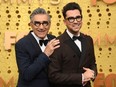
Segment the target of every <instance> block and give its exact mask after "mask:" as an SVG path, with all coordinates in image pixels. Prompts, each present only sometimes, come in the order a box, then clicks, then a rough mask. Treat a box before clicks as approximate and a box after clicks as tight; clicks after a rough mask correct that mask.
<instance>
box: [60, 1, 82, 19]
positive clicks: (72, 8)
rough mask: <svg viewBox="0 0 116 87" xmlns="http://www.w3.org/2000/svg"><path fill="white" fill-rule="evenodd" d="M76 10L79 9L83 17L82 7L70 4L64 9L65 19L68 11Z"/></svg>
mask: <svg viewBox="0 0 116 87" xmlns="http://www.w3.org/2000/svg"><path fill="white" fill-rule="evenodd" d="M75 9H78V10H79V11H80V14H81V16H82V10H81V7H80V6H79V4H78V3H75V2H70V3H68V4H66V5H65V6H64V7H63V10H62V14H63V17H64V18H66V12H67V11H68V10H75Z"/></svg>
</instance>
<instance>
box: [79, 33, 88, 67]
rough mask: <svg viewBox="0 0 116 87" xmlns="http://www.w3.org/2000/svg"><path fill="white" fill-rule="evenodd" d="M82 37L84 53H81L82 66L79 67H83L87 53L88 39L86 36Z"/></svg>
mask: <svg viewBox="0 0 116 87" xmlns="http://www.w3.org/2000/svg"><path fill="white" fill-rule="evenodd" d="M81 35H82V40H81V47H82V53H81V58H80V64H79V67H81V66H82V65H83V63H85V62H83V61H85V58H86V57H85V53H86V52H87V51H86V50H87V41H86V38H85V35H83V34H81Z"/></svg>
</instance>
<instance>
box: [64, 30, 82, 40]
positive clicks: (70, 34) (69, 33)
mask: <svg viewBox="0 0 116 87" xmlns="http://www.w3.org/2000/svg"><path fill="white" fill-rule="evenodd" d="M66 32H67V33H68V35H69V36H70V37H71V38H72V37H73V36H75V35H74V34H72V33H71V32H70V31H69V30H68V29H67V30H66ZM76 36H80V33H79V34H78V35H76Z"/></svg>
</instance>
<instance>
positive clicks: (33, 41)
mask: <svg viewBox="0 0 116 87" xmlns="http://www.w3.org/2000/svg"><path fill="white" fill-rule="evenodd" d="M28 37H29V39H30V40H31V41H30V43H32V44H33V46H34V48H35V50H36V52H38V53H41V52H42V51H41V48H40V47H39V44H38V43H37V41H36V40H35V38H34V37H33V35H32V34H31V32H30V33H29V34H28Z"/></svg>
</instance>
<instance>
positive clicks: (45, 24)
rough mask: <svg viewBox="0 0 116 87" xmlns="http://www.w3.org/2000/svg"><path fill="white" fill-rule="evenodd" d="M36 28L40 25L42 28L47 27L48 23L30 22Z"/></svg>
mask: <svg viewBox="0 0 116 87" xmlns="http://www.w3.org/2000/svg"><path fill="white" fill-rule="evenodd" d="M32 23H33V24H34V25H35V26H36V27H39V26H40V25H41V24H42V25H43V26H44V27H47V26H48V25H49V22H48V21H43V22H40V21H34V22H32Z"/></svg>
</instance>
